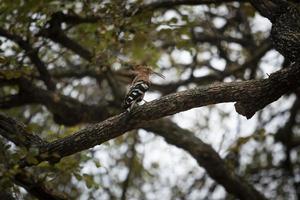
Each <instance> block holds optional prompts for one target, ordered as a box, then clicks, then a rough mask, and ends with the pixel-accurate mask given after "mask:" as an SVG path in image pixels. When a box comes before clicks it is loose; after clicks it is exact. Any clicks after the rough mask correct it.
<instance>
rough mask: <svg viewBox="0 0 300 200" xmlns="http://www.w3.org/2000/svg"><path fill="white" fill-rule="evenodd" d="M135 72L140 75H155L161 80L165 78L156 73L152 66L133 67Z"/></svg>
mask: <svg viewBox="0 0 300 200" xmlns="http://www.w3.org/2000/svg"><path fill="white" fill-rule="evenodd" d="M133 69H134V71H135V72H137V73H138V74H145V75H148V76H150V75H152V74H155V75H157V76H159V77H161V78H163V79H164V78H165V76H164V75H162V74H161V73H158V72H155V71H154V70H153V69H151V67H150V66H145V65H136V66H134V67H133Z"/></svg>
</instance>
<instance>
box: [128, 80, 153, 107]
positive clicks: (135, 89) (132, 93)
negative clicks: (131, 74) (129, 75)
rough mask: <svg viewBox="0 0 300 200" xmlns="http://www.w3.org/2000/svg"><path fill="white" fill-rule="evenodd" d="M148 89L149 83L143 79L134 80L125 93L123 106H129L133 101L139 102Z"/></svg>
mask: <svg viewBox="0 0 300 200" xmlns="http://www.w3.org/2000/svg"><path fill="white" fill-rule="evenodd" d="M148 89H149V84H148V83H146V82H144V81H138V82H136V83H135V84H134V85H133V86H132V87H131V88H130V90H129V92H128V93H127V95H126V97H125V99H124V102H123V107H124V108H125V109H127V108H129V107H130V106H131V104H133V103H134V102H140V101H142V100H143V98H144V95H145V92H146V91H147V90H148Z"/></svg>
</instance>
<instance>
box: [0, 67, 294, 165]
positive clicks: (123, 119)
mask: <svg viewBox="0 0 300 200" xmlns="http://www.w3.org/2000/svg"><path fill="white" fill-rule="evenodd" d="M299 76H300V67H299V65H298V64H294V65H293V66H291V67H289V68H286V69H282V70H280V71H278V72H276V73H274V74H271V75H270V77H269V78H268V79H263V80H250V81H242V82H231V83H218V84H213V85H210V86H207V87H198V88H195V89H191V90H186V91H183V92H178V93H174V94H170V95H167V96H164V97H162V98H161V99H158V100H154V101H152V102H149V103H146V104H144V105H143V106H139V107H137V108H135V109H133V110H132V112H131V113H130V114H128V113H126V112H124V113H121V114H119V115H116V116H114V117H111V118H108V119H107V120H105V121H103V122H100V123H97V124H95V125H93V126H89V127H87V128H85V129H83V130H81V131H78V132H76V133H74V134H73V135H71V136H68V137H65V138H62V139H59V140H56V141H54V142H51V143H49V144H48V145H47V147H46V150H43V151H42V152H41V154H40V155H39V157H38V158H37V159H38V160H39V161H43V160H48V161H51V162H57V161H59V159H60V158H62V157H64V156H68V155H72V154H74V153H77V152H80V151H82V150H85V149H88V148H91V147H94V146H95V145H99V144H102V143H103V142H106V141H108V140H110V139H112V138H115V137H118V136H120V135H122V134H124V133H125V132H127V131H129V130H132V129H135V128H140V127H143V126H144V125H145V124H147V123H149V121H151V120H155V119H159V118H162V117H165V116H168V115H172V114H175V113H178V112H181V111H185V110H189V109H191V108H195V107H202V106H206V105H211V104H217V103H225V102H236V104H235V107H236V110H237V112H238V113H240V114H242V115H244V116H246V117H247V118H251V117H252V116H253V115H254V114H255V112H256V111H258V110H260V109H262V108H264V107H265V106H266V105H268V104H270V103H272V102H273V101H276V100H277V99H278V98H279V97H280V96H282V95H283V94H285V93H288V92H290V91H292V90H294V89H295V88H297V87H299V85H300V79H299ZM79 113H80V112H79ZM2 130H3V129H2ZM3 131H5V129H4V130H3Z"/></svg>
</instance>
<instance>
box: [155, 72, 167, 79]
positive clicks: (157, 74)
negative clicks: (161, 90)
mask: <svg viewBox="0 0 300 200" xmlns="http://www.w3.org/2000/svg"><path fill="white" fill-rule="evenodd" d="M152 73H153V74H155V75H156V76H159V77H160V78H163V79H165V78H166V77H165V76H164V75H162V74H161V73H158V72H152Z"/></svg>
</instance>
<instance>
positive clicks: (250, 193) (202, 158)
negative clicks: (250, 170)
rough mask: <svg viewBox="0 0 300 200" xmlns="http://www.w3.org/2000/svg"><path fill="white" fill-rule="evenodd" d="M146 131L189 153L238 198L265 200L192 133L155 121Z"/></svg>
mask: <svg viewBox="0 0 300 200" xmlns="http://www.w3.org/2000/svg"><path fill="white" fill-rule="evenodd" d="M145 129H146V130H147V131H151V132H154V133H156V134H158V135H161V136H162V137H164V138H165V140H166V141H167V142H168V143H170V144H172V145H175V146H177V147H179V148H181V149H184V150H185V151H187V152H188V153H189V154H190V155H191V156H193V157H194V158H195V159H196V160H197V162H198V164H199V165H200V166H202V167H203V168H205V170H206V171H207V173H208V174H209V175H210V176H211V177H212V178H213V179H214V180H215V181H217V182H218V183H219V184H221V185H222V186H223V187H224V188H225V189H226V190H227V192H229V193H231V194H234V195H235V196H236V197H237V198H239V199H245V200H247V199H248V200H252V199H265V197H264V196H263V195H262V194H260V193H259V192H258V191H256V190H255V189H254V188H253V187H252V186H251V185H249V184H248V183H247V181H246V180H243V178H241V177H239V176H238V175H237V174H235V172H234V171H233V169H231V168H229V166H227V164H226V163H225V162H224V161H223V160H222V158H221V157H220V156H219V155H218V153H217V152H216V151H215V150H214V149H213V148H212V147H211V146H210V145H207V144H205V143H204V142H202V141H201V140H200V139H199V138H197V137H196V136H195V135H194V134H193V133H191V132H190V131H188V130H185V129H182V128H180V127H178V126H177V125H176V124H174V123H173V122H171V121H170V120H157V121H153V122H151V123H149V124H148V125H146V126H145Z"/></svg>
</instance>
